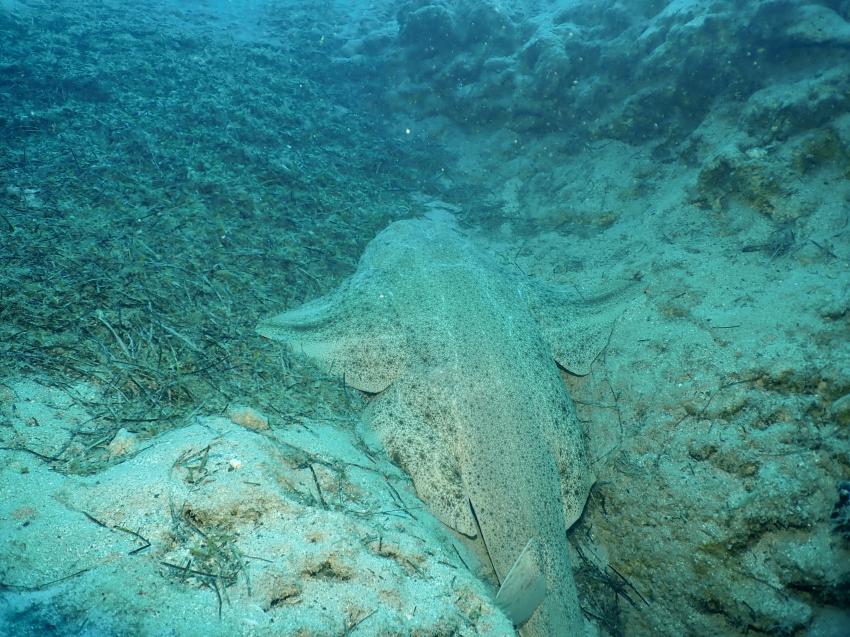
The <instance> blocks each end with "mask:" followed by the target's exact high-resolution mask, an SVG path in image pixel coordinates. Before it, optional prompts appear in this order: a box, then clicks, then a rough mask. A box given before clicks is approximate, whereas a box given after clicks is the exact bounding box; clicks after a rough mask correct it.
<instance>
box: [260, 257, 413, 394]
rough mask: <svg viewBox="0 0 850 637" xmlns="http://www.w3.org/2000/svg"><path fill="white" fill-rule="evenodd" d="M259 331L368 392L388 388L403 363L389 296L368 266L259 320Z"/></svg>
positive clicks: (401, 343) (401, 342)
mask: <svg viewBox="0 0 850 637" xmlns="http://www.w3.org/2000/svg"><path fill="white" fill-rule="evenodd" d="M257 332H258V333H259V334H260V335H261V336H265V337H266V338H270V339H272V340H275V341H284V342H286V343H288V344H289V345H290V346H291V347H292V349H293V350H294V351H296V352H298V353H300V354H304V355H306V356H308V357H310V358H312V359H313V360H315V361H317V362H319V363H320V364H321V365H322V366H324V367H325V368H326V369H328V370H329V371H331V372H332V373H334V374H338V375H340V376H344V377H345V381H346V383H347V384H348V385H351V386H352V387H354V388H356V389H360V390H362V391H366V392H371V393H378V392H380V391H383V390H384V389H386V388H387V387H388V386H389V385H390V383H392V382H393V380H395V378H396V377H397V376H398V375H399V374H400V373H401V371H402V369H404V366H405V363H406V359H405V354H404V351H405V348H404V333H403V332H402V331H401V330H400V329H399V327H398V322H397V321H396V317H395V312H394V309H393V307H392V303H391V298H390V295H389V294H388V293H386V292H385V291H384V288H383V287H382V286H381V281H380V277H379V276H377V275H373V274H372V273H371V272H368V271H367V272H358V273H357V274H355V275H354V276H352V277H350V278H349V279H347V280H346V281H345V282H344V283H343V284H342V285H341V286H340V287H339V288H338V289H337V290H336V291H334V292H332V293H330V294H329V295H327V296H323V297H320V298H318V299H315V300H313V301H310V302H309V303H306V304H304V305H302V306H301V307H298V308H295V309H292V310H289V311H288V312H284V313H283V314H278V315H277V316H274V317H272V318H269V319H265V320H264V321H261V322H260V324H259V325H258V326H257Z"/></svg>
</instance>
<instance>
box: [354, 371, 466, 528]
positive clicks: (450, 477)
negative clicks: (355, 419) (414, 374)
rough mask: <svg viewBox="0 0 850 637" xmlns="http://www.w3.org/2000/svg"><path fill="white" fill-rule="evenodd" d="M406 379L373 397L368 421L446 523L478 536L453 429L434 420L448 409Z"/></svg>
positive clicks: (365, 414)
mask: <svg viewBox="0 0 850 637" xmlns="http://www.w3.org/2000/svg"><path fill="white" fill-rule="evenodd" d="M412 382H414V381H411V380H410V379H409V378H400V379H399V380H398V381H396V382H395V383H393V385H392V386H391V387H389V389H387V391H386V392H384V393H383V394H381V396H379V397H377V398H375V399H373V400H372V402H371V403H370V404H369V406H368V407H367V409H366V411H365V413H364V419H365V421H366V423H367V424H368V426H369V428H370V429H371V430H372V432H373V433H374V434H375V435H376V436H377V437H378V439H379V440H380V442H381V443H382V444H383V446H384V448H385V449H386V450H387V451H388V452H389V455H390V459H391V460H392V461H393V462H395V463H396V464H397V465H399V466H400V467H401V468H402V469H404V471H406V472H407V474H408V475H410V477H411V478H412V479H413V486H414V487H415V488H416V493H417V494H418V495H419V497H420V498H422V499H423V500H424V501H425V502H427V503H428V508H429V509H430V510H431V512H432V513H433V514H434V515H435V516H436V517H437V518H438V519H439V520H440V522H442V523H443V524H445V525H446V526H448V527H449V528H451V529H454V530H455V531H457V532H458V533H460V534H462V535H465V536H467V537H470V538H471V537H474V536H475V535H476V534H477V526H476V524H475V519H474V518H473V516H472V512H471V511H470V509H469V501H468V497H467V494H466V491H465V488H464V485H463V480H462V478H461V473H460V466H459V465H458V462H457V458H456V457H455V455H454V454H453V453H452V449H453V448H454V441H453V440H452V439H451V438H452V436H451V432H448V431H445V430H442V429H439V428H435V427H434V426H433V423H432V422H430V421H429V420H428V417H427V416H428V414H429V413H430V414H432V415H433V413H434V412H436V411H438V410H440V409H441V408H442V405H440V404H439V403H437V402H436V401H435V400H434V399H433V398H432V397H430V396H429V393H428V392H427V391H423V390H422V387H421V386H420V387H418V388H416V389H414V388H413V387H412V386H411V383H412Z"/></svg>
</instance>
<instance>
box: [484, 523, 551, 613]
mask: <svg viewBox="0 0 850 637" xmlns="http://www.w3.org/2000/svg"><path fill="white" fill-rule="evenodd" d="M537 554H538V550H537V541H536V540H535V539H534V538H532V539H530V540H529V541H528V544H526V545H525V548H524V549H523V550H522V553H520V554H519V557H518V558H517V559H516V562H514V564H513V566H511V570H510V571H508V574H507V576H506V577H505V580H504V581H503V582H502V585H501V586H500V587H499V592H498V593H497V595H496V603H497V604H498V605H499V608H501V609H502V610H503V611H504V612H505V614H506V615H507V616H508V618H509V619H510V620H511V621H512V622H513V623H514V626H522V625H523V624H524V623H525V622H527V621H528V620H529V619H530V618H531V616H532V615H533V614H534V611H535V610H536V609H537V607H538V606H540V603H541V602H542V601H543V598H544V597H546V578H545V577H544V576H543V573H541V572H540V568H539V566H538V564H537V560H536V559H535V556H536V555H537Z"/></svg>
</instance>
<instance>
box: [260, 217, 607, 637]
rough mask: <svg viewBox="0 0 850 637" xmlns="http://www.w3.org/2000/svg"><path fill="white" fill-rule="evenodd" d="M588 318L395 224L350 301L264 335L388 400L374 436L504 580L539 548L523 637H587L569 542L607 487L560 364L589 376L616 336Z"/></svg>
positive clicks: (466, 242)
mask: <svg viewBox="0 0 850 637" xmlns="http://www.w3.org/2000/svg"><path fill="white" fill-rule="evenodd" d="M579 305H580V304H579V303H577V302H576V301H575V299H569V298H568V297H566V296H565V295H563V294H562V293H561V292H559V291H557V290H555V289H554V288H550V287H547V286H545V285H542V284H540V283H535V282H533V281H531V280H529V279H528V278H527V277H524V276H522V275H521V273H519V272H516V271H512V270H511V269H510V268H506V267H504V266H503V265H502V264H500V263H499V262H498V260H497V259H495V258H494V257H491V256H490V255H489V254H488V253H486V252H484V251H483V250H481V249H479V248H478V247H477V246H476V244H475V243H473V242H472V240H470V239H469V238H468V237H467V236H466V235H465V234H464V233H463V232H461V230H460V229H459V228H458V226H457V225H456V224H455V222H454V220H453V219H452V218H451V217H449V216H448V215H444V216H442V217H436V218H428V219H419V220H411V221H399V222H396V223H394V224H392V225H390V226H389V227H388V228H387V229H386V230H384V231H383V232H381V233H380V234H379V235H378V236H377V237H376V238H375V239H374V240H373V241H372V242H371V243H370V244H369V246H368V247H367V248H366V251H365V253H364V254H363V257H362V258H361V260H360V264H359V267H358V269H357V272H356V273H355V274H354V275H353V276H352V277H350V278H349V279H347V280H346V281H345V282H343V284H342V285H341V286H340V287H339V288H338V289H337V290H336V291H335V292H333V293H331V294H330V295H328V296H326V297H323V298H320V299H317V300H315V301H312V302H310V303H307V304H306V305H304V306H302V307H300V308H297V309H294V310H291V311H289V312H286V313H284V314H281V315H279V316H277V317H274V318H272V319H269V320H267V321H264V322H263V323H261V324H260V326H259V328H258V330H259V332H260V333H261V334H263V335H265V336H267V337H270V338H273V339H277V340H284V341H287V342H289V343H291V344H292V346H293V348H294V349H295V351H300V352H303V353H304V354H306V355H308V356H311V357H313V358H315V359H318V360H319V361H322V362H323V363H324V364H325V365H326V366H328V367H329V368H331V369H333V370H334V371H336V372H337V373H340V374H344V376H345V380H346V382H347V383H349V384H350V385H352V386H354V387H356V388H359V389H362V390H364V391H367V392H372V393H378V396H377V397H375V398H374V399H373V400H372V402H371V403H370V405H369V407H368V408H367V411H366V414H365V418H366V421H367V423H368V425H369V426H370V427H371V429H372V430H373V431H374V432H375V433H376V434H377V437H378V438H379V439H380V440H381V442H382V443H383V444H384V446H385V447H386V449H387V451H388V452H389V454H390V456H391V457H392V458H393V459H394V460H395V461H396V462H398V464H400V465H401V466H402V467H403V468H404V469H406V470H407V471H408V473H409V474H410V475H411V476H412V478H413V481H414V484H415V486H416V489H417V492H418V493H419V495H420V496H421V497H422V498H423V499H424V500H425V501H426V502H427V503H428V505H429V507H430V508H431V509H432V511H433V512H434V514H435V515H437V516H438V517H439V518H440V519H441V520H442V521H443V522H444V523H445V524H447V525H448V526H449V527H451V528H453V529H454V530H456V531H458V532H459V533H461V534H464V535H466V536H469V537H475V536H477V535H478V533H479V531H480V534H481V539H483V541H484V544H485V545H486V547H487V550H488V553H489V555H490V558H491V560H492V564H493V567H494V570H495V572H496V575H497V577H498V578H499V580H500V581H501V580H502V579H503V578H504V577H505V575H506V574H507V572H508V570H509V569H510V568H511V566H512V564H513V563H514V561H515V560H516V559H517V557H518V556H519V555H520V552H521V551H522V550H523V548H524V547H525V546H526V544H527V543H528V542H529V540H534V541H535V543H534V546H535V556H534V557H535V560H534V561H535V563H536V565H537V568H538V569H539V571H540V572H541V573H542V575H543V577H544V578H545V580H546V584H547V593H546V596H545V598H544V600H543V602H542V604H541V605H540V606H539V607H538V608H537V610H536V611H535V612H534V614H533V616H532V617H531V619H530V620H529V621H528V622H527V623H526V624H525V625H524V626H523V627H522V628H521V632H522V634H523V636H524V637H560V636H568V635H582V634H583V632H584V629H583V619H582V616H581V610H580V608H579V604H578V598H577V595H576V589H575V584H574V580H573V574H572V569H571V566H570V560H569V555H568V552H567V538H566V531H567V528H568V527H569V525H571V524H572V523H573V522H574V521H575V520H576V519H577V518H578V516H579V515H580V513H581V510H582V507H583V506H584V502H585V499H586V497H587V493H588V489H589V487H590V484H591V483H592V478H591V474H590V470H589V468H588V464H587V459H586V454H585V448H584V444H583V441H582V435H581V431H580V429H579V426H578V423H577V421H576V418H575V415H574V413H573V408H572V403H571V401H570V398H569V396H568V395H567V393H566V390H565V386H564V383H563V381H562V379H561V377H560V374H559V371H558V368H557V366H556V362H555V361H556V360H557V361H558V362H559V363H560V364H562V366H564V367H565V368H567V369H570V370H571V371H575V372H577V373H586V372H587V370H588V368H589V365H590V363H591V362H592V360H593V358H594V357H595V356H596V355H597V354H598V352H599V350H600V348H601V347H602V344H603V343H604V338H605V337H606V336H607V331H604V330H602V329H601V325H602V323H601V322H598V321H597V322H594V321H593V320H590V321H589V322H586V321H585V320H584V319H582V318H580V317H579V316H578V315H577V314H576V312H578V311H580V308H579ZM585 327H586V328H587V329H583V328H585ZM580 328H581V329H580ZM473 512H474V514H473Z"/></svg>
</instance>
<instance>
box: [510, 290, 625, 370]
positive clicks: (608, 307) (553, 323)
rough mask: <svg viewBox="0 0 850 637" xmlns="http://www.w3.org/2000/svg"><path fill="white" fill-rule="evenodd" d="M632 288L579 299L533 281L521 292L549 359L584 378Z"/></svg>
mask: <svg viewBox="0 0 850 637" xmlns="http://www.w3.org/2000/svg"><path fill="white" fill-rule="evenodd" d="M631 288H632V286H626V287H623V288H622V289H620V290H617V291H616V292H612V293H610V294H606V295H602V296H596V297H592V298H582V297H580V296H579V295H578V294H577V293H575V292H571V291H569V290H565V289H563V288H561V287H557V286H554V285H549V284H546V283H539V282H536V281H533V282H525V283H524V284H523V287H522V290H521V291H520V293H521V294H523V295H524V296H525V297H526V299H527V301H528V305H529V309H530V310H531V313H532V315H533V316H534V319H535V321H536V322H537V324H538V326H539V327H540V331H541V332H542V333H543V338H544V339H545V340H546V342H547V343H548V344H549V347H550V348H551V351H552V358H554V359H555V361H556V362H557V363H558V365H560V366H561V367H563V368H564V369H566V370H567V371H568V372H570V373H571V374H575V375H576V376H585V375H587V374H589V373H590V368H591V366H592V365H593V362H594V361H595V360H596V359H597V358H598V357H599V355H600V354H601V353H602V351H603V350H604V349H605V346H606V345H607V343H608V340H609V339H610V337H611V333H612V331H613V329H614V324H615V322H616V321H617V318H618V317H619V316H620V315H621V314H622V312H623V307H624V304H625V301H626V299H627V298H628V292H629V290H631Z"/></svg>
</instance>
